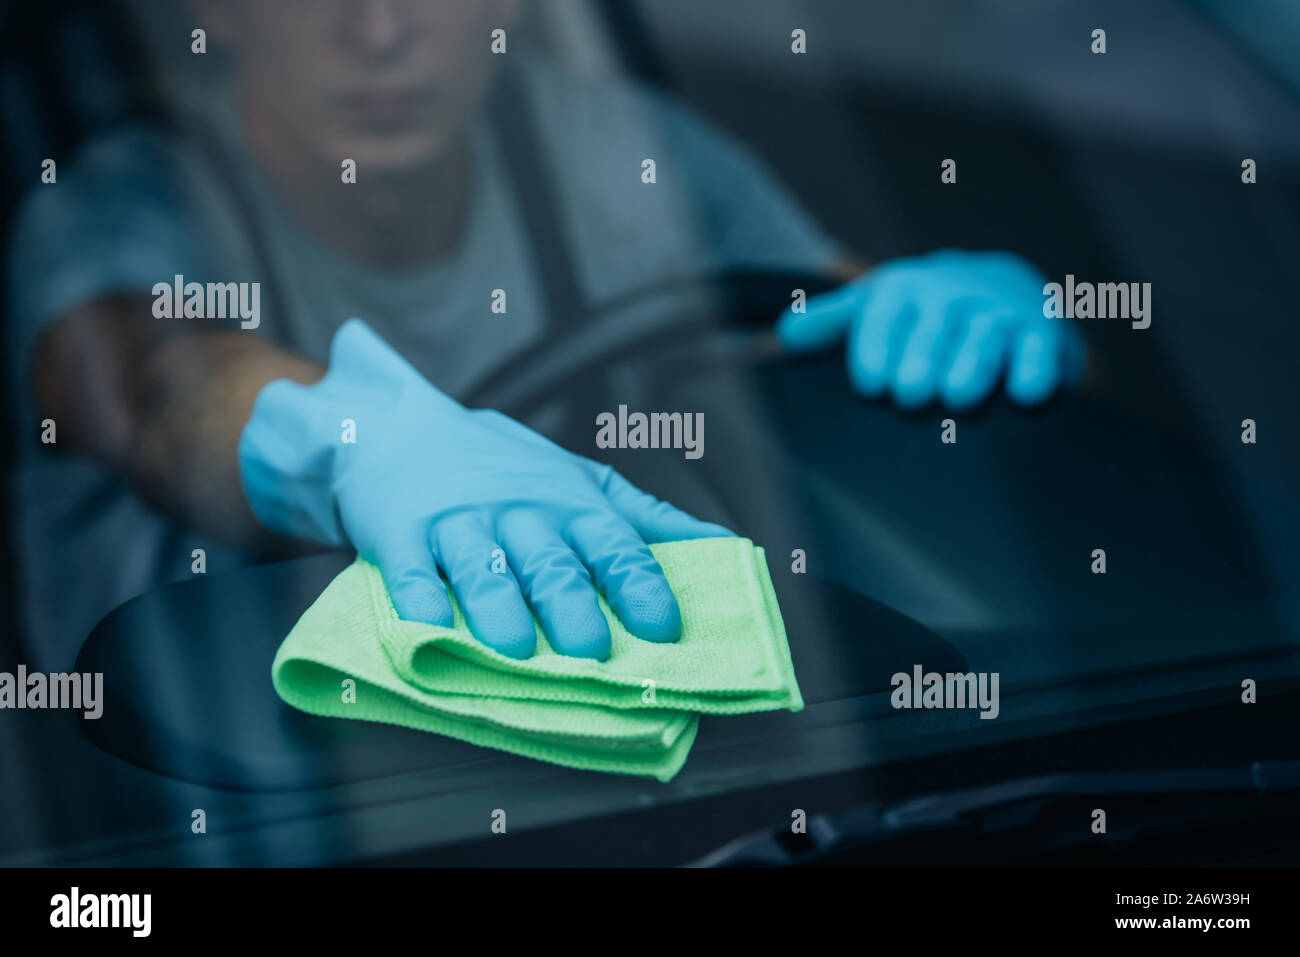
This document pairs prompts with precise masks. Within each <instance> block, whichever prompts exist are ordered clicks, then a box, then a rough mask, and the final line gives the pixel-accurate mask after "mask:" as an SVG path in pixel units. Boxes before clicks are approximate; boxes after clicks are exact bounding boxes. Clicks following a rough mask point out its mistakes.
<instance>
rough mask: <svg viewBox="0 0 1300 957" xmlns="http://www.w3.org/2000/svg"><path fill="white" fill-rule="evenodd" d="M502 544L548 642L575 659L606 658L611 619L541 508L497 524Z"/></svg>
mask: <svg viewBox="0 0 1300 957" xmlns="http://www.w3.org/2000/svg"><path fill="white" fill-rule="evenodd" d="M497 531H498V534H499V536H500V538H501V544H502V546H503V547H504V548H505V551H506V554H507V555H508V556H509V559H510V565H511V567H512V568H513V569H514V572H515V576H516V577H517V578H518V580H519V584H520V586H521V587H522V588H523V592H524V597H525V598H527V600H528V604H529V605H530V606H531V607H532V609H533V613H534V614H535V615H536V616H537V619H538V621H540V622H541V623H542V630H543V631H544V632H546V637H547V638H548V639H550V642H551V645H552V647H554V648H555V650H556V651H558V652H559V653H560V654H562V655H572V656H574V657H578V658H596V659H598V660H600V661H604V660H605V659H606V658H608V657H609V651H610V635H609V624H608V622H606V620H605V615H604V614H603V613H602V612H601V610H600V603H599V602H598V601H597V600H596V589H595V587H594V586H593V585H592V582H591V575H590V574H588V572H587V569H586V567H585V566H584V565H583V563H582V561H581V560H580V559H579V558H578V556H577V555H575V554H574V553H573V549H572V548H570V547H569V545H568V543H567V542H565V541H564V539H563V538H562V537H561V536H560V533H559V532H558V531H556V530H555V527H554V525H553V524H552V523H551V522H550V521H549V520H547V518H546V517H545V516H544V515H542V514H541V513H540V512H536V511H533V510H531V509H520V510H516V511H512V512H510V513H508V514H507V515H506V516H505V517H504V518H503V519H502V520H501V521H500V522H499V523H498V526H497Z"/></svg>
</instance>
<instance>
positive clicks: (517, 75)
mask: <svg viewBox="0 0 1300 957" xmlns="http://www.w3.org/2000/svg"><path fill="white" fill-rule="evenodd" d="M487 106H488V108H487V117H488V120H489V122H490V123H491V125H492V128H493V130H494V132H495V134H496V139H497V143H498V144H499V146H500V148H501V152H502V157H503V160H504V163H505V168H506V175H507V179H508V180H509V185H510V188H511V190H512V192H513V194H514V197H515V201H516V203H517V204H518V208H519V212H520V215H521V216H522V218H523V222H524V229H525V231H526V233H527V239H528V246H529V250H530V251H531V253H532V255H533V263H534V265H535V267H536V271H537V278H538V281H539V282H540V283H541V287H542V294H543V296H544V297H545V299H546V318H547V322H548V325H549V326H550V327H551V328H561V329H563V328H569V327H572V326H575V325H577V324H579V323H580V322H581V321H582V319H583V316H584V315H585V314H586V310H587V301H586V297H585V296H584V295H583V292H582V287H581V284H580V282H579V279H578V270H577V267H576V265H575V262H574V259H573V257H572V255H571V252H570V244H569V236H568V233H567V230H566V227H565V221H564V218H563V217H562V216H561V215H560V210H559V206H558V204H557V202H556V193H557V190H558V186H559V182H560V180H559V178H558V177H557V176H556V175H555V170H554V164H553V163H552V162H551V157H550V155H549V154H548V153H547V151H546V148H545V145H544V143H543V141H542V139H541V136H540V135H539V132H538V128H537V122H536V117H535V115H534V114H533V112H532V104H531V102H530V98H529V95H528V90H527V87H526V85H525V83H524V77H523V75H522V73H521V72H520V70H519V69H518V68H517V67H514V66H511V67H508V68H506V69H505V70H503V71H502V74H501V76H500V77H499V78H498V83H497V88H496V90H495V91H494V93H493V96H492V99H491V101H490V102H489V103H488V105H487ZM185 133H186V135H188V136H189V137H190V138H191V140H192V141H194V142H195V145H196V146H197V152H198V154H199V155H200V156H202V157H204V158H205V159H206V160H208V163H207V166H208V167H209V168H210V169H211V171H212V172H213V173H214V175H216V177H217V179H218V181H219V182H220V183H221V185H222V186H223V187H224V189H225V192H226V194H227V196H228V197H229V199H230V201H231V203H233V204H234V206H235V211H236V215H237V216H238V218H239V220H240V223H241V225H242V226H243V227H244V232H245V238H246V240H247V242H248V243H249V244H250V246H251V249H252V253H253V256H254V258H255V260H256V261H257V263H258V265H259V266H260V267H261V268H262V270H263V272H264V273H265V275H264V276H263V279H264V281H263V283H262V292H263V295H264V297H265V298H267V300H268V302H267V305H269V306H270V311H271V315H272V316H274V317H277V318H281V319H282V318H283V317H284V315H285V312H284V310H285V306H286V303H285V302H284V295H283V290H282V289H281V288H280V282H279V279H280V277H279V276H278V275H276V263H275V260H274V251H273V250H272V249H271V248H270V243H269V242H268V241H267V237H266V236H265V235H264V233H263V230H262V228H261V223H260V221H259V219H258V217H257V215H256V214H255V212H254V211H253V209H252V208H251V206H250V203H249V198H248V196H247V195H246V192H245V190H244V188H243V185H242V184H241V183H239V182H237V181H236V177H235V175H234V173H233V172H232V171H233V169H234V168H235V166H234V163H233V162H232V161H231V160H230V158H229V157H226V156H225V153H226V150H225V148H224V144H223V143H222V142H221V140H220V137H219V136H217V135H216V133H215V132H214V131H213V130H211V129H210V128H208V126H207V125H206V123H202V122H200V123H190V124H188V126H187V128H186V129H185Z"/></svg>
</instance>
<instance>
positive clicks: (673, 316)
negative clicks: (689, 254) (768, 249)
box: [464, 269, 838, 418]
mask: <svg viewBox="0 0 1300 957" xmlns="http://www.w3.org/2000/svg"><path fill="white" fill-rule="evenodd" d="M837 284H838V283H837V282H836V281H835V280H833V279H830V278H829V277H827V276H824V275H818V274H814V273H807V272H771V271H759V270H748V269H738V270H727V271H723V272H719V273H716V274H712V275H702V276H683V277H677V278H672V279H668V280H661V281H657V282H653V283H649V284H646V285H643V286H638V287H636V288H634V289H632V290H631V291H629V292H627V293H623V294H621V295H619V296H616V297H614V298H612V299H608V300H605V301H603V302H601V303H599V304H597V305H596V306H595V307H593V308H592V309H591V310H590V311H589V312H588V313H587V315H586V316H584V317H582V319H581V320H580V321H578V322H575V323H572V324H571V325H570V326H568V327H567V328H565V329H562V330H560V331H559V332H557V333H555V334H552V335H550V337H549V338H548V339H547V340H546V341H545V342H543V343H542V344H540V345H539V346H537V347H536V348H532V349H529V350H528V351H527V352H525V353H523V354H520V355H518V356H516V357H513V358H512V359H510V360H508V361H506V362H505V363H503V364H502V365H500V366H498V367H497V368H496V369H494V370H493V371H492V372H490V373H489V374H488V375H487V376H486V377H485V378H484V379H483V380H482V381H481V382H480V383H479V384H478V385H477V386H475V387H474V389H472V390H471V391H470V393H469V394H468V395H467V396H466V397H465V398H464V403H465V404H466V405H467V406H470V407H484V408H492V409H496V410H497V411H499V412H503V413H505V414H506V415H510V416H514V417H516V418H519V417H522V416H524V415H525V414H526V413H527V412H528V411H529V410H531V409H532V408H534V407H536V406H537V405H538V404H540V403H542V402H545V401H547V400H548V399H553V398H556V397H557V396H559V395H561V394H562V393H563V392H564V390H566V389H567V388H568V387H569V386H570V385H571V384H572V383H574V382H575V381H582V380H584V379H585V378H588V377H594V376H596V375H598V374H600V373H602V372H604V371H605V370H606V369H607V368H608V367H609V366H611V365H613V364H615V363H617V362H619V361H620V360H623V359H626V358H629V357H636V358H637V359H639V360H646V361H653V362H658V363H671V364H673V365H674V366H675V367H676V366H684V365H695V364H709V365H716V364H717V363H719V362H724V363H741V364H743V363H747V362H753V361H757V360H761V359H764V358H774V357H776V356H779V355H781V354H782V348H781V344H780V342H779V341H778V340H777V338H776V335H775V333H774V332H773V331H772V329H773V326H774V325H775V323H776V319H777V316H778V315H779V314H780V313H781V310H782V309H784V308H786V307H788V306H789V305H790V301H791V296H792V294H793V292H794V290H796V289H802V290H803V291H804V292H805V293H806V294H807V295H809V296H813V295H817V294H818V293H821V292H825V291H829V290H830V289H832V288H834V287H835V286H836V285H837Z"/></svg>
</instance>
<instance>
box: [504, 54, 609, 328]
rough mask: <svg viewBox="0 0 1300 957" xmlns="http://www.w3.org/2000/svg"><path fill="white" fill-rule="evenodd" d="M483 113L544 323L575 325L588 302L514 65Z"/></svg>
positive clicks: (555, 184)
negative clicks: (524, 238)
mask: <svg viewBox="0 0 1300 957" xmlns="http://www.w3.org/2000/svg"><path fill="white" fill-rule="evenodd" d="M488 117H489V120H490V122H491V124H492V128H493V131H494V132H495V133H496V139H497V143H498V144H499V145H500V147H501V152H502V157H503V159H504V162H505V166H506V174H507V178H508V179H509V181H510V187H511V189H512V191H513V193H514V197H515V201H516V202H517V203H518V208H519V212H520V215H521V217H522V218H523V222H524V229H525V231H526V233H527V235H528V245H529V249H530V250H531V252H532V255H533V263H534V265H535V266H536V269H537V278H538V281H539V282H540V283H541V286H542V294H543V295H544V296H545V298H546V316H547V321H548V326H549V327H550V328H552V329H567V328H571V327H573V326H576V325H578V324H579V323H581V322H582V320H583V318H584V316H585V315H586V312H587V306H588V303H587V299H586V296H585V295H584V294H583V290H582V284H581V281H580V279H579V275H580V274H579V272H578V268H577V263H576V261H575V260H574V258H573V254H572V245H571V241H570V236H569V234H568V230H567V227H566V223H565V219H564V217H563V216H562V215H561V214H560V208H559V205H558V203H557V201H556V200H557V195H558V193H559V192H560V182H561V181H560V178H559V176H557V175H556V171H555V166H554V163H553V162H552V160H551V156H550V154H549V153H548V152H547V149H546V144H545V141H544V140H543V139H542V137H541V133H540V130H539V129H538V126H537V116H536V113H535V112H534V111H533V104H532V103H531V102H530V97H529V93H528V88H527V86H526V84H525V78H524V75H523V73H522V71H521V70H520V69H519V68H518V67H516V66H514V65H511V66H509V67H507V68H506V69H505V70H503V71H502V74H501V76H500V77H499V78H498V81H497V88H496V90H495V92H494V94H493V99H492V102H491V104H490V106H489V109H488Z"/></svg>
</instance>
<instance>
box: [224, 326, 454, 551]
mask: <svg viewBox="0 0 1300 957" xmlns="http://www.w3.org/2000/svg"><path fill="white" fill-rule="evenodd" d="M415 396H418V401H419V402H420V403H421V404H422V405H423V407H424V408H425V409H429V408H430V407H433V408H436V407H437V406H439V405H445V406H446V409H447V411H464V410H463V408H462V407H461V406H460V405H459V404H458V403H456V402H455V401H453V400H452V399H450V398H448V397H447V396H445V395H444V394H443V393H441V392H439V391H438V390H437V389H435V388H434V387H433V386H432V385H430V384H429V383H428V382H427V381H426V380H425V379H424V378H423V377H422V376H421V375H420V374H419V373H418V372H417V371H416V370H415V368H414V367H412V366H411V365H410V364H409V363H408V362H406V360H404V359H403V358H402V357H401V356H399V355H398V354H397V353H396V352H395V351H393V349H392V347H391V346H389V345H388V344H387V343H386V342H384V340H382V339H381V338H379V336H378V335H376V334H375V333H374V332H373V331H372V330H371V329H370V328H369V327H368V326H367V325H366V324H365V323H364V322H362V321H361V320H360V319H349V320H348V321H347V322H345V323H344V324H343V325H342V326H340V327H339V330H338V331H337V332H336V333H335V334H334V339H333V341H332V343H331V344H330V365H329V370H328V372H327V373H326V375H325V377H324V378H322V379H321V380H320V381H319V382H317V383H316V384H315V385H310V386H305V385H299V384H298V383H296V382H292V381H290V380H288V379H276V380H274V381H272V382H269V383H267V384H266V385H265V386H264V387H263V388H262V391H261V392H259V393H258V395H257V399H256V401H254V403H253V412H252V415H251V416H250V417H249V420H248V423H247V424H246V425H245V426H244V430H243V433H242V434H241V435H240V438H239V472H240V478H241V480H242V482H243V486H244V495H245V497H246V498H247V499H248V503H249V505H250V507H251V508H252V510H253V514H254V515H256V516H257V518H258V520H259V521H260V522H261V523H262V524H263V525H265V526H266V527H267V528H269V529H271V530H272V531H274V532H278V533H280V534H282V535H290V536H293V537H296V538H305V539H308V540H310V541H314V542H320V543H322V544H327V545H344V544H346V543H347V534H346V532H345V530H344V528H343V523H342V520H341V518H340V515H339V509H338V503H337V499H336V495H335V490H334V485H335V479H336V477H337V475H338V472H339V464H340V463H339V459H340V456H341V455H342V454H344V449H345V447H347V451H348V452H352V453H353V454H355V449H354V448H353V447H351V446H349V445H348V443H350V442H354V441H355V433H356V429H357V422H358V420H359V419H360V418H365V417H367V416H368V415H369V414H370V413H373V412H380V413H381V414H389V413H390V412H391V410H392V407H393V406H394V405H395V404H397V403H398V402H401V401H403V400H405V399H410V398H412V397H415Z"/></svg>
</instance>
